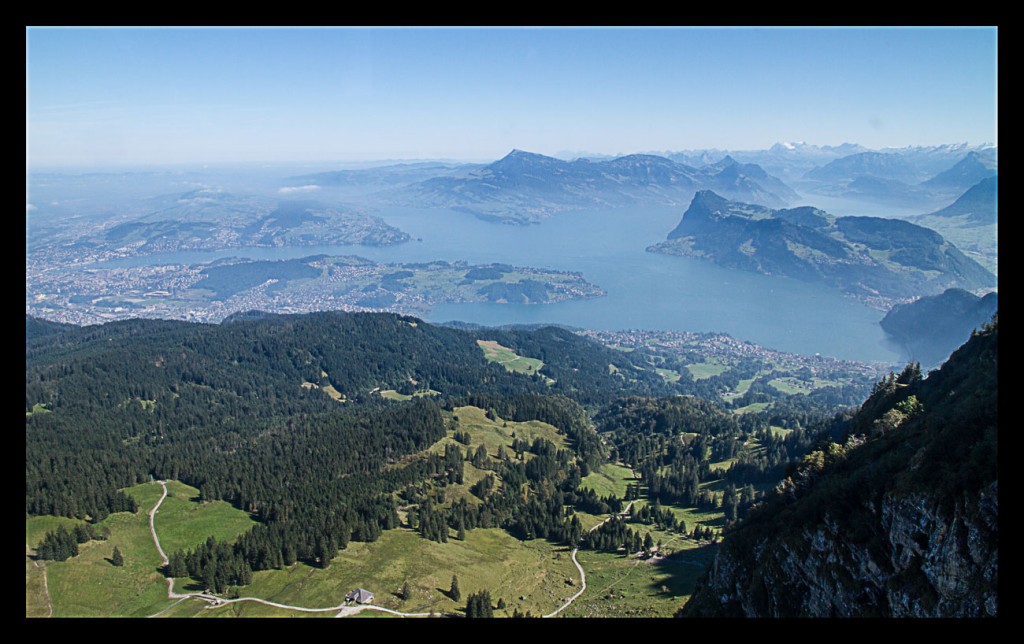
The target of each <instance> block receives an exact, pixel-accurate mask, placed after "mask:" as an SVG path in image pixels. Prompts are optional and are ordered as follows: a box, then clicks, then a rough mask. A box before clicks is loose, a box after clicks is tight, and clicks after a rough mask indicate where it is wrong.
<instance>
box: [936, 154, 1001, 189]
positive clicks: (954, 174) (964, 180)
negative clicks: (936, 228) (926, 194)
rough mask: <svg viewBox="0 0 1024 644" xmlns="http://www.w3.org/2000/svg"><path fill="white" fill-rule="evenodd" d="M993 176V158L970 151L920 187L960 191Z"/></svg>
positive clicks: (994, 173)
mask: <svg viewBox="0 0 1024 644" xmlns="http://www.w3.org/2000/svg"><path fill="white" fill-rule="evenodd" d="M994 176H996V167H995V160H994V159H993V158H991V157H983V156H982V155H980V154H978V153H977V152H973V151H972V152H968V153H967V155H966V156H965V157H964V158H963V159H961V160H960V162H959V163H957V164H956V165H955V166H953V167H952V168H950V169H948V170H946V171H944V172H940V173H939V174H937V175H935V176H934V177H932V178H931V179H929V180H928V181H925V182H924V183H922V184H921V187H922V188H926V189H929V190H942V191H956V192H960V191H963V190H967V189H968V188H970V187H971V186H973V185H976V184H977V183H978V182H979V181H982V180H984V179H991V178H992V177H994Z"/></svg>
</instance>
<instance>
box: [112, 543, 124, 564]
mask: <svg viewBox="0 0 1024 644" xmlns="http://www.w3.org/2000/svg"><path fill="white" fill-rule="evenodd" d="M110 563H111V564H113V565H115V566H123V565H124V556H122V555H121V550H120V549H119V548H118V547H117V546H114V554H112V555H110Z"/></svg>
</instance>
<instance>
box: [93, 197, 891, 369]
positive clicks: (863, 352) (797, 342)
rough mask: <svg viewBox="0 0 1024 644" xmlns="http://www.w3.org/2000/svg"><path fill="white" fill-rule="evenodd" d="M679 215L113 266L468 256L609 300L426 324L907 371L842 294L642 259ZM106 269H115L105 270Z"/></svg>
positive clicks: (436, 228) (427, 214)
mask: <svg viewBox="0 0 1024 644" xmlns="http://www.w3.org/2000/svg"><path fill="white" fill-rule="evenodd" d="M683 210H684V208H668V207H661V208H632V209H620V210H613V211H584V212H574V213H563V214H560V215H556V216H554V217H552V218H550V219H547V220H545V221H544V222H543V223H541V224H537V225H532V226H510V225H505V224H496V223H490V222H485V221H483V220H480V219H477V218H476V217H473V216H472V215H468V214H465V213H460V212H454V211H449V210H424V209H415V208H388V209H386V210H383V209H382V210H380V211H378V212H376V213H375V214H377V215H378V216H380V217H382V218H383V219H384V220H385V221H387V222H388V223H389V224H391V225H393V226H396V227H398V228H400V229H401V230H404V231H405V232H407V233H409V234H410V235H411V236H412V237H413V239H414V241H411V242H409V243H406V244H400V245H398V246H391V247H365V246H319V247H303V248H246V249H233V250H226V251H219V252H215V253H201V252H188V253H165V254H161V255H157V256H148V257H138V258H130V259H127V260H121V261H119V262H117V265H121V266H126V265H139V264H155V263H168V262H202V261H211V260H213V259H216V258H220V257H231V256H237V257H250V258H253V259H289V258H294V257H303V256H307V255H316V254H328V255H359V256H361V257H366V258H368V259H373V260H377V261H382V262H428V261H433V260H445V261H457V260H464V261H467V262H470V263H473V264H481V263H490V262H502V263H506V264H513V265H516V266H533V267H538V268H550V269H556V270H565V271H578V272H581V273H582V274H583V276H584V277H585V278H586V279H587V280H588V281H590V282H592V283H594V284H597V285H598V286H599V287H601V288H602V289H604V290H605V291H607V292H608V295H607V297H602V298H596V299H592V300H580V301H570V302H560V303H557V304H544V305H540V304H494V303H465V304H445V305H441V306H437V307H435V308H434V310H433V311H432V312H431V314H430V315H429V316H428V321H431V322H446V321H451V320H462V321H465V322H475V323H478V324H484V325H499V324H511V323H539V322H554V323H560V324H568V325H572V326H577V327H582V328H588V329H602V330H626V329H645V330H677V331H721V332H725V333H728V334H730V335H732V336H733V337H736V338H738V339H741V340H749V341H751V342H754V343H757V344H760V345H764V346H766V347H769V348H772V349H777V350H780V351H790V352H793V353H802V354H805V355H813V354H815V353H820V354H822V355H826V356H832V357H836V358H843V359H851V360H865V361H885V362H891V363H893V364H901V363H904V362H905V361H906V359H907V357H906V356H905V354H904V353H903V352H902V351H901V350H900V349H898V348H897V347H894V346H892V345H891V344H888V343H887V342H886V339H885V334H884V333H883V331H882V329H881V327H880V326H879V325H878V322H879V321H880V320H881V319H882V316H883V313H882V312H880V311H876V310H874V309H870V308H868V307H866V306H864V305H862V304H860V303H858V302H856V301H854V300H852V299H849V298H846V297H844V296H842V295H841V294H840V293H839V291H838V290H836V289H832V288H828V287H825V286H820V285H813V284H807V283H804V282H800V281H798V280H794V279H790V278H785V277H767V276H764V275H759V274H756V273H748V272H744V271H737V270H731V269H726V268H721V267H719V266H716V265H715V264H713V263H711V262H709V261H704V260H697V259H690V258H684V257H674V256H670V255H661V254H658V253H648V252H646V250H645V249H646V248H647V246H649V245H652V244H656V243H658V242H660V241H663V240H664V239H665V237H666V235H667V234H668V232H669V231H670V230H672V229H673V228H674V227H675V226H676V224H678V223H679V219H680V217H681V216H682V213H683ZM107 265H114V262H108V263H107Z"/></svg>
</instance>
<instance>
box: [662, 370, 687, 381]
mask: <svg viewBox="0 0 1024 644" xmlns="http://www.w3.org/2000/svg"><path fill="white" fill-rule="evenodd" d="M687 368H688V369H689V367H687ZM654 370H655V371H657V372H658V375H659V376H661V377H662V378H664V379H665V380H666V382H679V378H681V377H682V376H680V375H679V372H678V371H676V370H675V369H662V368H661V367H655V368H654Z"/></svg>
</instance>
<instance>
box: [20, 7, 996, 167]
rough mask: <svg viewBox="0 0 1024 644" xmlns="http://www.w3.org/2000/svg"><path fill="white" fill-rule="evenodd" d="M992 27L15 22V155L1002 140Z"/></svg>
mask: <svg viewBox="0 0 1024 644" xmlns="http://www.w3.org/2000/svg"><path fill="white" fill-rule="evenodd" d="M996 41H997V30H996V29H995V28H983V27H972V28H934V27H929V28H865V29H853V28H825V29H812V28H793V29H787V28H723V29H719V28H576V29H565V28H506V29H491V28H449V29H442V28H384V29H371V28H353V29H339V28H308V29H299V28H235V29H224V28H194V29H178V28H149V29H129V28H88V29H83V28H48V27H29V28H27V29H26V164H27V167H30V168H31V167H61V166H98V167H101V166H126V165H127V166H130V165H160V164H177V163H223V162H301V161H359V160H378V159H458V160H468V161H490V160H494V159H497V158H500V157H502V156H504V155H505V154H507V153H508V152H509V151H510V150H512V149H516V148H517V149H521V150H527V151H530V152H537V153H540V154H560V153H564V152H566V151H576V152H584V153H591V154H629V153H635V152H656V151H679V150H695V149H704V148H718V149H727V150H751V149H763V148H767V147H770V146H771V145H772V144H774V143H776V142H782V141H805V142H808V143H813V144H818V145H838V144H840V143H843V142H850V143H859V144H861V145H864V146H867V147H869V148H873V149H878V148H883V147H903V146H908V145H938V144H943V143H962V142H966V143H970V144H980V143H998V140H997V128H998V123H997V44H996Z"/></svg>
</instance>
